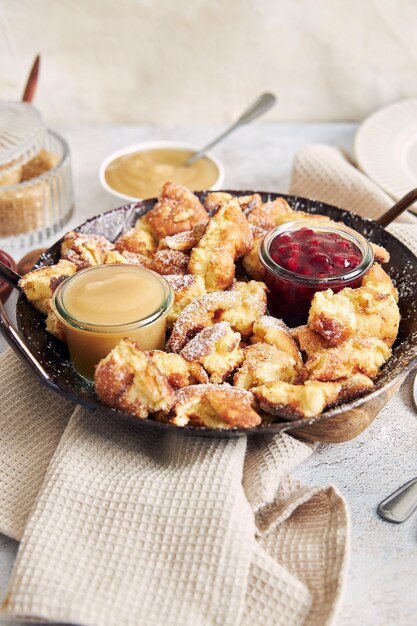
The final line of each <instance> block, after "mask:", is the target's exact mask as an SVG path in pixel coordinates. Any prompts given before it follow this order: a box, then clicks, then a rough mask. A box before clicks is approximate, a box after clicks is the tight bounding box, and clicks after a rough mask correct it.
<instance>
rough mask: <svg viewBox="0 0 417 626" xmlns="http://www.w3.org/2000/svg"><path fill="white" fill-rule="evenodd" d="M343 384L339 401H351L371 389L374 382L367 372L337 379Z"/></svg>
mask: <svg viewBox="0 0 417 626" xmlns="http://www.w3.org/2000/svg"><path fill="white" fill-rule="evenodd" d="M337 382H338V383H340V384H341V385H342V389H341V391H340V393H339V397H338V399H337V401H338V402H349V400H353V399H354V398H357V397H358V396H361V395H362V394H364V393H366V392H368V391H371V389H372V388H373V386H374V383H373V382H372V380H371V379H370V378H368V376H365V374H361V373H358V374H353V376H350V377H349V378H342V379H341V380H338V381H337Z"/></svg>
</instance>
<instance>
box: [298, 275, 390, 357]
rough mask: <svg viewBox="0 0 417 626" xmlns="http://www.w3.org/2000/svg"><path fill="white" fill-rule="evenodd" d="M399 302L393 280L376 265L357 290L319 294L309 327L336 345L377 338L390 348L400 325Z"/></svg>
mask: <svg viewBox="0 0 417 626" xmlns="http://www.w3.org/2000/svg"><path fill="white" fill-rule="evenodd" d="M397 300H398V295H397V290H396V289H395V287H394V285H393V284H392V281H391V279H390V277H389V276H388V274H386V273H385V272H384V270H383V269H382V267H381V266H380V265H378V264H375V265H374V266H373V267H372V268H371V269H370V270H369V272H368V273H367V274H366V276H365V277H364V278H363V279H362V284H361V287H359V288H358V289H351V288H349V287H347V288H345V289H342V290H341V291H339V292H338V293H333V291H332V290H331V289H327V290H326V291H318V292H316V293H315V294H314V297H313V300H312V302H311V308H310V313H309V318H308V326H309V328H311V329H312V330H314V331H316V332H318V333H319V334H320V335H322V336H323V337H324V338H325V339H327V341H328V342H329V343H330V344H331V345H333V346H335V345H339V344H341V343H343V342H344V341H346V340H347V339H350V338H351V337H376V338H378V339H382V340H383V341H384V342H385V343H386V344H387V346H388V347H391V346H392V344H393V343H394V341H395V338H396V337H397V333H398V326H399V323H400V312H399V309H398V305H397Z"/></svg>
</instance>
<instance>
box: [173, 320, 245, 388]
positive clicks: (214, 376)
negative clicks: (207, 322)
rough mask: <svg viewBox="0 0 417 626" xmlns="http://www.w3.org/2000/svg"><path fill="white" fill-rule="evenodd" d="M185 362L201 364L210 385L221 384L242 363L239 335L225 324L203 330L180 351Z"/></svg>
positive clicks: (220, 323) (221, 323)
mask: <svg viewBox="0 0 417 626" xmlns="http://www.w3.org/2000/svg"><path fill="white" fill-rule="evenodd" d="M181 355H182V356H183V357H184V359H186V360H187V361H194V362H196V363H201V365H202V366H203V367H204V369H205V370H206V372H208V374H209V375H210V382H211V383H222V382H224V381H225V380H226V378H227V376H228V375H229V374H230V373H231V372H233V370H234V369H235V368H236V367H238V366H239V365H240V364H241V363H242V361H243V350H242V349H241V348H240V333H235V332H233V330H232V329H231V327H230V324H228V323H227V322H219V323H218V324H214V325H213V326H209V327H208V328H204V329H203V330H202V331H201V332H199V333H198V335H196V336H195V337H194V338H193V339H191V341H189V342H188V343H187V345H186V346H185V347H184V348H183V349H182V350H181Z"/></svg>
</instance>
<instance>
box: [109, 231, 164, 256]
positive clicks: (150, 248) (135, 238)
mask: <svg viewBox="0 0 417 626" xmlns="http://www.w3.org/2000/svg"><path fill="white" fill-rule="evenodd" d="M114 247H115V248H116V250H118V251H119V252H121V253H123V252H133V253H135V254H143V256H147V257H152V256H153V255H154V254H155V252H156V242H155V239H154V238H153V236H152V235H151V234H150V233H148V232H146V230H140V229H137V228H131V229H130V230H128V231H127V233H125V234H124V235H122V236H121V237H119V238H118V239H117V241H116V242H115V244H114Z"/></svg>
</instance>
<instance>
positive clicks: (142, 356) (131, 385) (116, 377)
mask: <svg viewBox="0 0 417 626" xmlns="http://www.w3.org/2000/svg"><path fill="white" fill-rule="evenodd" d="M94 385H95V390H96V393H97V395H98V397H99V398H100V400H101V401H102V402H104V404H106V405H107V406H110V407H112V408H113V409H119V410H120V411H125V412H126V413H132V415H135V416H136V417H139V418H140V419H146V418H147V417H148V416H149V414H150V413H156V412H157V411H163V412H167V411H169V410H170V409H171V408H172V407H173V406H174V403H175V392H174V389H173V388H172V386H171V385H170V384H169V382H168V378H167V376H165V374H163V373H162V372H161V370H160V369H159V367H158V366H157V364H156V363H155V360H154V359H153V358H152V357H151V356H149V355H148V354H147V353H146V352H143V351H142V350H141V349H140V348H139V346H138V345H137V344H136V343H135V342H134V341H132V340H130V339H125V340H123V341H121V342H120V343H119V344H118V345H117V346H116V347H115V348H113V350H112V351H111V352H110V353H109V354H108V355H107V356H106V357H105V358H104V359H102V360H101V361H100V362H99V364H98V365H97V367H96V371H95V375H94Z"/></svg>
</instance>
